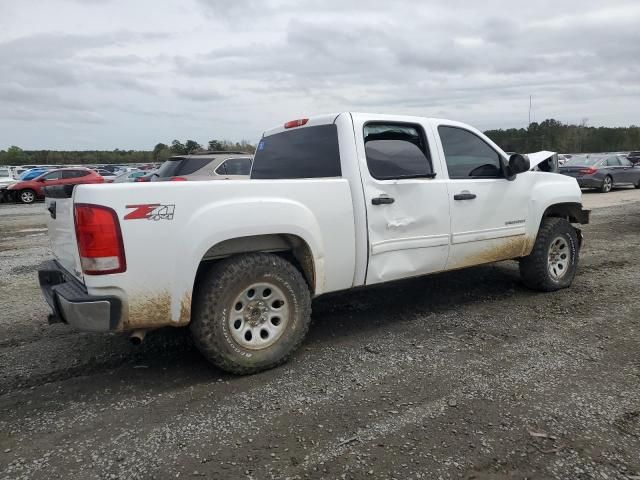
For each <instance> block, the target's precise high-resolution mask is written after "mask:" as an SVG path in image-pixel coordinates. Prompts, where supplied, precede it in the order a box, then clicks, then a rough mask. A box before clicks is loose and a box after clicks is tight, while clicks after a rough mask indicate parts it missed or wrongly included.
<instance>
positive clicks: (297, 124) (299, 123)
mask: <svg viewBox="0 0 640 480" xmlns="http://www.w3.org/2000/svg"><path fill="white" fill-rule="evenodd" d="M308 121H309V119H308V118H300V119H298V120H291V121H290V122H287V123H285V124H284V128H295V127H301V126H303V125H306V124H307V122H308Z"/></svg>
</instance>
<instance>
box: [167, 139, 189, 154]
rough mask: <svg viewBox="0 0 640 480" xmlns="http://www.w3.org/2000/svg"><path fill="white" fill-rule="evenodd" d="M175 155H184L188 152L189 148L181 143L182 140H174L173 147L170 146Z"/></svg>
mask: <svg viewBox="0 0 640 480" xmlns="http://www.w3.org/2000/svg"><path fill="white" fill-rule="evenodd" d="M169 150H171V153H172V154H173V155H184V154H185V153H187V148H186V147H185V146H184V145H183V144H182V143H180V140H174V141H173V142H171V147H170V148H169Z"/></svg>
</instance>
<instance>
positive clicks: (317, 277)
mask: <svg viewBox="0 0 640 480" xmlns="http://www.w3.org/2000/svg"><path fill="white" fill-rule="evenodd" d="M46 194H47V198H46V208H47V210H48V211H49V213H50V218H49V225H48V227H49V235H50V240H51V248H52V250H53V253H54V256H55V260H52V261H51V262H49V263H48V264H47V265H46V267H43V268H42V269H41V270H40V272H39V280H40V284H41V288H42V290H43V293H44V296H45V298H46V300H47V301H48V303H49V305H50V306H51V308H52V310H53V313H52V315H51V316H50V321H52V322H56V321H62V322H66V323H68V324H70V325H73V326H75V327H77V328H78V329H81V330H87V331H99V332H128V333H129V334H130V335H131V338H132V340H133V341H138V342H139V341H142V338H143V337H144V334H145V332H147V331H149V330H152V329H157V328H160V327H165V326H176V327H178V326H186V325H189V326H190V329H191V332H192V334H193V337H194V340H195V342H196V344H197V346H198V347H199V349H200V350H201V351H202V353H203V354H204V355H205V356H206V357H207V358H208V359H209V360H210V361H211V362H213V363H214V364H215V365H217V366H219V367H220V368H222V369H224V370H227V371H230V372H233V373H237V374H246V373H252V372H257V371H260V370H264V369H267V368H271V367H274V366H276V365H279V364H281V363H282V362H284V361H285V360H286V359H287V358H288V357H289V356H290V355H291V354H292V352H294V351H295V349H296V348H297V347H298V346H299V345H300V343H301V342H302V341H303V338H304V336H305V334H306V333H307V330H308V328H309V324H310V315H311V299H312V298H313V297H317V296H319V295H323V294H325V293H328V292H333V291H337V290H345V289H350V288H353V287H359V286H365V285H374V284H377V283H381V282H388V281H392V280H397V279H401V278H408V277H415V276H419V275H426V274H432V273H435V272H442V271H446V270H453V269H460V268H465V267H470V266H474V265H480V264H484V263H488V262H496V261H501V260H507V259H515V260H518V261H519V262H520V271H521V275H522V281H523V282H524V284H525V285H527V286H529V287H531V288H533V289H536V290H541V291H551V290H557V289H560V288H564V287H568V286H569V285H570V284H571V282H572V280H573V278H574V276H575V273H576V267H577V265H578V255H579V251H580V245H581V238H582V237H581V234H580V231H579V230H578V229H577V228H575V227H574V226H573V225H572V224H581V223H587V222H588V219H589V212H588V211H586V210H584V209H583V208H582V205H581V192H580V189H579V188H578V184H577V183H576V181H575V180H574V179H573V178H570V177H566V176H563V175H558V174H555V173H550V172H544V171H530V162H529V160H528V158H527V157H525V156H523V155H518V154H514V155H511V156H510V157H508V156H507V155H506V154H505V153H504V152H503V151H502V150H501V149H500V148H499V147H498V146H497V145H496V144H494V143H493V142H492V141H491V140H490V139H488V138H487V137H486V136H484V135H483V134H482V133H481V132H479V131H478V130H476V129H474V128H472V127H470V126H468V125H465V124H462V123H458V122H454V121H449V120H439V119H430V118H421V117H409V116H392V115H376V114H362V113H341V114H337V115H323V116H317V117H312V118H308V119H307V118H305V119H300V120H294V121H290V122H287V123H285V124H284V125H283V126H280V127H277V128H274V129H272V130H268V131H266V132H265V133H264V134H263V136H262V138H261V140H260V142H259V144H258V147H257V151H256V153H255V161H254V163H253V168H252V171H251V178H250V179H248V180H237V181H226V182H208V181H196V182H155V183H143V184H111V185H80V186H77V187H75V188H72V187H65V186H57V187H51V188H47V191H46Z"/></svg>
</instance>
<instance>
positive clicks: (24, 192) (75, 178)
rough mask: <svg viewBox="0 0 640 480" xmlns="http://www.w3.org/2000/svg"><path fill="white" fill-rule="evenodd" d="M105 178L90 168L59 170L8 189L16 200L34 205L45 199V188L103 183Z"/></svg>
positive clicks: (13, 185)
mask: <svg viewBox="0 0 640 480" xmlns="http://www.w3.org/2000/svg"><path fill="white" fill-rule="evenodd" d="M103 182H104V178H102V176H100V175H99V174H98V173H96V172H95V171H93V170H91V169H89V168H59V169H57V170H51V171H49V172H45V173H43V174H41V175H40V176H38V177H36V178H34V179H33V180H21V181H18V182H16V183H14V184H12V185H10V186H9V187H8V190H9V191H11V192H12V195H13V196H14V199H17V200H20V201H21V202H22V203H33V202H35V201H36V199H38V198H43V197H44V191H43V189H44V187H46V186H52V185H63V186H66V185H79V184H83V183H103Z"/></svg>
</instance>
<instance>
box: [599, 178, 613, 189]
mask: <svg viewBox="0 0 640 480" xmlns="http://www.w3.org/2000/svg"><path fill="white" fill-rule="evenodd" d="M612 189H613V178H611V175H607V176H606V177H604V179H603V180H602V185H601V186H600V193H609V192H610V191H611V190H612Z"/></svg>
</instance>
